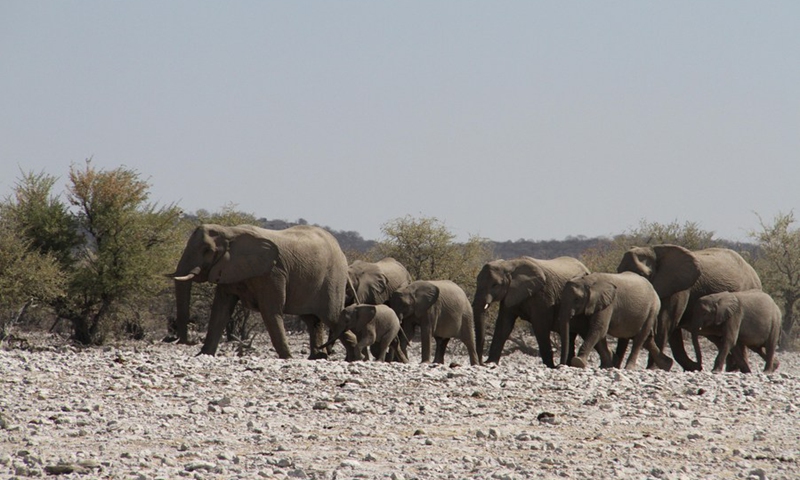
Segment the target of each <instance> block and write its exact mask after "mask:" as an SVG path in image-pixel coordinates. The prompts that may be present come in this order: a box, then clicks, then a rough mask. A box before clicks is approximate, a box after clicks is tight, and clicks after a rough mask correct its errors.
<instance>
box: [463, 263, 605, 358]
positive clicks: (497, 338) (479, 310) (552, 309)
mask: <svg viewBox="0 0 800 480" xmlns="http://www.w3.org/2000/svg"><path fill="white" fill-rule="evenodd" d="M588 273H589V269H588V268H586V266H585V265H584V264H583V263H581V262H580V261H578V260H577V259H575V258H572V257H559V258H556V259H553V260H538V259H535V258H531V257H520V258H515V259H512V260H494V261H492V262H489V263H487V264H485V265H484V266H483V268H482V269H481V271H480V272H479V273H478V278H477V287H476V290H475V298H474V300H473V302H472V306H473V312H474V316H475V324H476V326H477V333H476V344H477V349H478V352H479V353H480V354H482V353H483V345H484V338H485V336H486V321H485V316H486V313H485V312H486V310H487V309H488V308H489V305H491V304H492V303H493V302H500V309H499V312H498V315H497V320H496V322H495V329H494V336H493V337H492V343H491V345H490V346H489V356H488V359H487V362H492V363H497V362H499V361H500V356H501V355H502V353H503V346H504V345H505V343H506V341H507V340H508V337H509V336H510V335H511V331H512V330H513V328H514V323H515V322H516V321H517V318H522V319H523V320H525V321H528V322H530V323H531V326H532V327H533V333H534V335H535V336H536V341H537V342H538V344H539V354H540V356H541V358H542V361H543V362H544V364H545V365H547V366H548V367H551V368H554V367H555V363H554V362H553V347H552V345H551V342H550V332H551V331H556V321H557V317H558V309H559V306H560V304H561V292H562V290H563V289H564V285H566V283H567V281H569V280H570V279H572V278H575V277H580V276H583V275H587V274H588Z"/></svg>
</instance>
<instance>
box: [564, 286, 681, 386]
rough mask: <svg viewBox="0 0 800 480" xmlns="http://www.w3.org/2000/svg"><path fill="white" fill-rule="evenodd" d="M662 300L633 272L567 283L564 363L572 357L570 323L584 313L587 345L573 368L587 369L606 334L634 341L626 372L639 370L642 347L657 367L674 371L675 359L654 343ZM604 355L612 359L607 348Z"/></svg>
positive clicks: (576, 357)
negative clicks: (589, 359) (597, 346)
mask: <svg viewBox="0 0 800 480" xmlns="http://www.w3.org/2000/svg"><path fill="white" fill-rule="evenodd" d="M660 309H661V301H660V300H659V298H658V294H657V293H656V291H655V289H654V288H653V286H652V285H651V284H650V282H648V281H647V280H646V279H644V278H642V277H640V276H639V275H637V274H635V273H631V272H625V273H591V274H589V275H586V276H584V277H581V278H576V279H573V280H570V281H569V282H567V284H566V285H565V286H564V291H563V293H562V295H561V310H560V312H559V317H558V326H559V332H560V334H561V343H562V347H561V364H562V365H566V364H567V361H568V358H569V348H568V342H567V341H565V339H568V338H569V334H570V320H572V319H573V318H574V317H575V316H576V315H580V314H584V315H586V316H587V317H589V319H588V324H587V325H586V332H585V333H584V338H585V340H584V342H583V345H581V348H580V350H579V351H578V354H577V355H575V357H573V358H572V360H571V362H570V365H572V366H573V367H581V368H583V367H585V366H586V364H587V358H588V356H589V353H590V351H591V350H592V348H594V347H595V345H596V344H597V342H599V341H601V340H603V339H604V338H605V336H606V335H611V336H612V337H617V338H623V339H633V346H632V347H631V353H630V355H629V356H628V360H627V362H626V363H625V368H626V369H633V368H635V367H636V361H637V359H638V357H639V352H640V351H641V349H642V346H644V347H645V348H647V350H648V351H649V352H650V358H653V359H654V360H655V362H656V365H658V366H659V368H662V369H664V370H669V369H670V368H672V359H671V358H669V357H667V356H666V355H664V354H663V353H662V352H661V351H660V350H659V349H658V347H656V343H655V340H654V328H655V324H656V318H657V316H658V312H659V310H660ZM604 350H605V352H603V354H602V355H601V356H606V358H608V356H610V352H609V351H608V349H607V348H606V347H604Z"/></svg>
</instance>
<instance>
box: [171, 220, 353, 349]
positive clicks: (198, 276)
mask: <svg viewBox="0 0 800 480" xmlns="http://www.w3.org/2000/svg"><path fill="white" fill-rule="evenodd" d="M168 276H169V277H171V278H173V279H174V280H175V300H176V305H177V321H176V323H177V333H178V338H179V341H180V342H182V343H187V342H188V330H187V323H188V320H189V300H190V297H191V290H192V282H212V283H215V284H217V287H216V289H215V292H214V300H213V303H212V306H211V318H210V320H209V322H208V332H207V334H206V338H205V342H204V343H203V348H202V350H201V353H204V354H209V355H214V354H215V353H216V351H217V346H218V344H219V340H220V337H221V336H222V333H223V331H224V329H225V326H226V325H227V323H228V321H229V320H230V318H231V313H232V312H233V309H234V307H235V306H236V304H237V302H239V301H241V302H242V303H243V304H244V305H245V306H246V307H248V308H250V309H252V310H256V311H258V312H260V313H261V317H262V318H263V319H264V325H265V326H266V328H267V332H268V333H269V336H270V340H271V341H272V345H273V347H275V351H276V352H277V353H278V356H279V357H280V358H289V357H291V353H290V352H289V345H288V343H287V341H286V332H285V331H284V328H283V315H284V314H293V315H298V316H300V318H301V319H302V320H303V321H305V322H306V324H307V325H308V331H309V335H310V337H311V342H310V348H311V350H310V352H311V354H310V357H311V358H324V357H325V354H324V353H323V352H321V351H320V350H319V347H318V346H319V345H322V344H323V343H325V332H324V329H323V328H321V325H320V323H322V324H325V325H326V326H329V325H331V324H333V322H335V321H336V319H337V318H338V316H339V312H341V311H342V308H343V307H344V294H345V284H346V283H347V259H346V258H345V256H344V253H342V249H341V248H340V247H339V243H338V242H337V241H336V239H335V238H334V237H333V236H332V235H331V234H330V233H328V232H326V231H325V230H323V229H321V228H318V227H312V226H305V225H302V226H296V227H291V228H287V229H286V230H267V229H264V228H259V227H255V226H252V225H239V226H236V227H228V226H221V225H212V224H206V225H201V226H199V227H197V228H196V229H195V231H194V232H193V233H192V235H191V237H189V240H188V241H187V242H186V247H185V248H184V250H183V255H182V256H181V259H180V261H179V262H178V267H177V269H176V270H175V273H173V274H170V275H168ZM348 342H349V343H350V344H352V345H350V346H348ZM345 344H346V346H348V354H350V353H352V348H351V347H354V346H355V337H352V338H348V339H347V341H346V342H345Z"/></svg>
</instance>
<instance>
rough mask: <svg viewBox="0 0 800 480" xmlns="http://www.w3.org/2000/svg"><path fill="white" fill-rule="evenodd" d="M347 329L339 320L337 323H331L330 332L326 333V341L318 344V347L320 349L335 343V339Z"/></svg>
mask: <svg viewBox="0 0 800 480" xmlns="http://www.w3.org/2000/svg"><path fill="white" fill-rule="evenodd" d="M345 330H347V325H345V323H344V322H339V323H337V324H334V325H331V330H330V333H329V334H328V341H327V342H325V343H324V344H322V345H320V346H319V347H318V348H319V349H320V350H322V349H325V348H328V347H330V346H331V345H333V344H334V343H336V340H337V339H338V338H339V337H341V336H342V334H343V333H344V332H345Z"/></svg>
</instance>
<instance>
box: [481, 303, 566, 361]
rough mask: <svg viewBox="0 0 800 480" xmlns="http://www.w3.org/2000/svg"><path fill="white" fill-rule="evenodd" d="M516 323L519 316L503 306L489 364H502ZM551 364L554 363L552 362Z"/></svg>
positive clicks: (491, 346) (498, 316)
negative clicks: (501, 360)
mask: <svg viewBox="0 0 800 480" xmlns="http://www.w3.org/2000/svg"><path fill="white" fill-rule="evenodd" d="M516 321H517V316H516V315H514V314H513V313H511V312H509V311H508V309H507V308H505V305H503V304H501V305H500V311H499V312H498V314H497V320H496V321H495V324H494V334H493V335H492V343H491V344H490V345H489V357H488V358H487V359H486V362H487V363H499V362H500V357H501V356H502V355H503V347H504V346H505V344H506V341H507V340H508V337H509V336H511V331H512V330H514V323H516ZM548 338H549V333H548ZM551 355H552V352H551ZM550 363H552V361H551V362H550Z"/></svg>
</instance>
